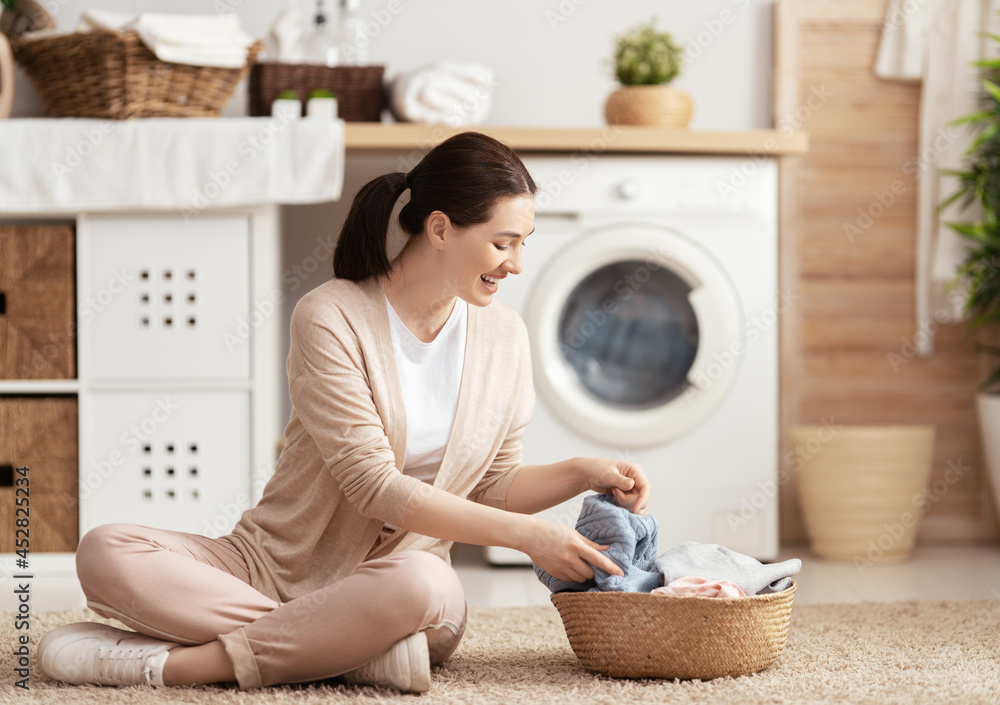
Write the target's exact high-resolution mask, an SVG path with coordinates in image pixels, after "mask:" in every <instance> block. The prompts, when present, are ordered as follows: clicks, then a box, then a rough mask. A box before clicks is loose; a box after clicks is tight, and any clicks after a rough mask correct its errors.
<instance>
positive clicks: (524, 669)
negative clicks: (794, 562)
mask: <svg viewBox="0 0 1000 705" xmlns="http://www.w3.org/2000/svg"><path fill="white" fill-rule="evenodd" d="M0 614H2V618H3V621H2V627H0V634H2V645H0V648H2V650H3V652H2V657H0V703H8V702H9V703H46V704H50V703H51V704H55V705H59V704H60V703H93V704H94V705H98V704H99V705H116V704H118V703H129V704H133V705H147V704H151V703H193V704H194V705H201V704H207V703H233V704H234V705H235V704H236V703H249V704H250V705H290V704H292V703H295V704H298V703H305V704H308V705H318V704H319V703H324V704H327V703H356V704H362V705H367V704H369V703H406V702H414V703H416V702H420V703H424V704H425V705H437V704H439V703H448V704H452V703H475V704H477V705H479V704H486V705H488V704H496V705H521V704H522V703H545V704H546V705H554V704H556V703H573V704H574V705H576V704H579V705H584V704H588V703H602V704H607V705H620V704H622V703H685V704H687V703H694V704H695V705H699V704H705V705H722V704H725V703H767V704H769V705H781V704H784V703H831V704H832V703H837V704H840V703H873V704H874V703H878V704H879V705H883V704H886V703H899V704H900V705H903V704H905V705H911V704H912V703H934V704H936V705H937V704H940V703H955V704H956V705H976V704H979V703H982V704H983V705H985V704H987V703H989V704H991V705H992V704H996V703H1000V601H998V600H989V601H977V602H896V603H871V602H869V603H863V604H857V605H802V606H796V607H795V608H794V609H793V612H792V626H791V630H790V632H789V636H788V642H787V644H786V647H785V652H784V655H783V656H782V657H781V659H780V660H779V661H778V663H776V664H775V665H774V666H772V667H771V668H769V669H767V670H766V671H763V672H761V673H758V674H755V675H752V676H743V677H740V678H722V679H718V680H713V681H656V680H643V681H627V680H615V679H612V678H606V677H603V676H595V675H594V674H592V673H590V672H588V671H586V670H585V669H584V668H583V667H581V666H580V664H579V662H578V661H577V660H576V657H575V656H574V655H573V652H572V651H571V649H570V647H569V642H568V641H567V639H566V634H565V632H564V631H563V628H562V622H561V621H560V620H559V615H558V613H557V612H556V610H555V608H553V607H525V608H510V609H501V608H490V609H485V608H478V609H477V608H473V609H471V610H470V618H469V627H468V630H467V632H466V636H465V638H464V639H463V641H462V645H461V646H460V647H459V650H458V651H457V652H456V653H455V655H454V656H453V657H452V658H451V659H450V660H449V661H448V663H447V664H445V665H444V666H443V667H441V668H439V669H436V670H435V672H434V679H433V686H432V688H431V691H430V692H429V693H426V694H424V695H403V694H399V693H396V692H394V691H390V690H382V689H379V688H373V687H352V686H346V685H343V684H340V683H338V682H337V681H336V680H329V681H323V682H320V683H311V684H305V685H295V686H275V687H271V688H266V689H263V690H259V691H245V692H244V691H240V690H239V689H237V688H236V687H235V685H228V684H226V685H218V686H204V687H200V688H167V689H156V690H153V689H151V688H147V687H137V686H133V687H129V688H97V687H93V686H83V687H73V686H62V685H59V684H57V683H54V682H52V681H49V680H47V679H46V678H45V677H44V676H43V675H42V674H41V673H40V672H39V671H38V669H37V667H36V666H35V665H34V660H33V658H32V667H31V676H30V686H31V690H30V691H29V692H23V691H21V690H20V689H19V688H15V686H14V680H15V677H14V674H13V667H14V663H13V658H14V657H13V653H12V651H13V648H14V640H15V638H16V634H17V633H18V632H15V629H14V619H13V614H12V613H10V612H6V613H0ZM77 621H100V622H106V623H108V624H114V625H116V626H123V625H121V624H119V623H117V622H115V621H113V620H105V619H101V618H99V617H97V616H96V615H95V614H94V613H93V612H90V611H89V610H67V611H63V612H42V613H38V614H34V615H32V623H31V641H32V651H33V650H34V646H35V644H37V642H38V639H40V638H41V636H42V635H43V634H44V633H45V632H46V631H47V630H49V629H51V628H53V627H55V626H58V625H60V624H64V623H68V622H77ZM22 633H23V632H22Z"/></svg>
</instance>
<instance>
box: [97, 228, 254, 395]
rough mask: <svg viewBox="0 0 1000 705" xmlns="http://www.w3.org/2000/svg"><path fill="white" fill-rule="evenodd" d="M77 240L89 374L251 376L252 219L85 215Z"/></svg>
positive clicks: (110, 376) (128, 377) (103, 376)
mask: <svg viewBox="0 0 1000 705" xmlns="http://www.w3.org/2000/svg"><path fill="white" fill-rule="evenodd" d="M78 238H79V248H78V253H79V259H80V261H79V263H78V271H79V276H80V277H81V278H82V280H81V282H80V284H81V286H80V291H81V292H82V295H81V300H80V301H79V302H78V317H79V326H80V337H79V345H80V366H81V371H82V373H83V374H84V375H85V376H87V377H89V378H90V379H94V380H103V379H107V380H135V379H178V378H190V379H205V378H213V379H230V380H231V379H234V378H240V379H247V378H248V377H249V375H250V345H249V344H248V343H247V341H246V339H245V337H246V336H245V335H244V336H243V337H240V331H241V330H244V329H245V326H246V322H247V320H248V315H247V314H248V311H249V300H250V291H249V278H250V270H249V267H250V219H249V217H248V216H245V215H203V216H199V217H198V218H194V219H190V220H188V221H185V220H184V218H182V217H181V216H179V215H178V216H171V215H136V216H116V215H88V216H86V217H85V218H81V220H80V223H79V227H78Z"/></svg>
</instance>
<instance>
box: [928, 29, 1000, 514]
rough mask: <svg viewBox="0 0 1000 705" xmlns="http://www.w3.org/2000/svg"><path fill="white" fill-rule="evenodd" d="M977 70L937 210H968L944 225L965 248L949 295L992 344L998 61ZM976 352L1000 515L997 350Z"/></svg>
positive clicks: (999, 324) (999, 214)
mask: <svg viewBox="0 0 1000 705" xmlns="http://www.w3.org/2000/svg"><path fill="white" fill-rule="evenodd" d="M991 36H992V37H993V39H994V40H998V41H1000V37H997V36H995V35H991ZM977 65H978V66H980V67H982V68H983V69H984V78H983V88H984V89H985V90H984V91H983V95H982V100H981V105H980V109H979V110H978V111H976V112H974V113H972V114H970V115H966V116H965V117H962V118H959V119H958V120H956V121H954V123H953V124H956V125H959V124H965V125H969V126H971V127H972V128H973V130H974V131H975V134H976V137H975V139H974V140H973V142H972V144H971V145H970V146H969V148H968V149H967V150H966V152H965V160H964V163H963V166H962V168H961V169H958V170H949V171H946V172H944V173H946V174H948V175H951V176H953V177H955V178H956V179H957V180H958V187H957V189H956V191H955V193H953V194H952V195H951V196H950V197H949V198H947V199H946V200H945V201H944V203H942V205H941V208H942V210H943V209H944V208H946V207H948V206H949V205H951V204H952V203H955V202H956V201H958V202H959V207H960V208H961V211H962V212H963V213H964V212H966V211H968V210H969V209H970V208H971V209H972V211H971V218H970V219H969V220H967V221H965V222H949V223H947V225H948V226H949V227H950V228H952V229H953V230H954V231H955V232H956V233H958V234H959V235H961V236H962V237H963V238H964V239H965V240H966V241H967V242H968V244H969V249H968V252H967V254H966V256H965V259H964V261H963V262H962V265H961V266H960V267H959V270H958V272H957V274H956V276H955V279H954V281H953V284H952V291H953V292H957V293H959V294H960V295H962V296H963V297H964V303H965V311H966V313H967V314H968V315H969V326H970V327H971V328H972V329H973V330H975V331H977V333H978V334H979V335H980V337H981V338H985V339H987V340H993V341H996V339H997V335H998V331H1000V85H998V79H1000V58H997V59H988V60H984V61H979V62H977ZM978 347H979V349H980V350H982V351H983V352H984V353H987V354H988V355H989V356H991V357H993V358H996V362H995V363H991V365H990V368H991V369H990V371H989V372H988V373H987V375H986V377H985V379H984V380H983V381H982V383H981V384H980V386H979V392H980V393H979V396H978V398H977V406H978V410H979V426H980V431H981V435H982V439H983V451H984V455H985V456H986V464H987V467H988V469H989V472H990V477H991V479H992V482H993V492H994V497H995V498H996V506H997V508H998V510H1000V347H997V345H996V344H995V343H994V344H992V345H990V344H984V343H980V344H979V345H978Z"/></svg>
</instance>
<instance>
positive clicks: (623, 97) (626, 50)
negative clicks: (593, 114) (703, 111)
mask: <svg viewBox="0 0 1000 705" xmlns="http://www.w3.org/2000/svg"><path fill="white" fill-rule="evenodd" d="M655 23H656V19H655V18H653V19H652V20H650V21H649V22H640V23H639V24H637V25H636V26H634V27H632V28H630V29H629V30H627V31H626V32H625V33H624V34H622V35H620V36H618V37H616V38H615V52H614V61H613V64H614V75H615V79H616V80H617V81H618V83H619V84H621V85H620V86H619V88H618V89H617V90H615V91H614V92H613V93H612V94H611V95H610V96H608V99H607V101H606V102H605V104H604V117H605V119H606V120H607V122H608V124H609V125H657V126H661V127H687V124H688V123H689V122H690V121H691V112H692V103H691V97H690V96H689V95H688V94H687V93H685V92H684V91H683V90H681V89H679V88H674V87H672V86H670V85H668V84H669V83H670V82H671V81H673V80H674V79H675V78H676V77H677V75H678V74H679V73H680V71H681V66H682V61H683V52H682V50H681V47H680V46H679V45H678V44H676V43H675V42H674V40H673V37H672V36H671V35H670V34H669V33H668V32H657V31H656V28H655Z"/></svg>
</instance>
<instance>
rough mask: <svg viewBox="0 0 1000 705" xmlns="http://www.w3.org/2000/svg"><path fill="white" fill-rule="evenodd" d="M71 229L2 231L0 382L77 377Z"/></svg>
mask: <svg viewBox="0 0 1000 705" xmlns="http://www.w3.org/2000/svg"><path fill="white" fill-rule="evenodd" d="M73 249H74V242H73V225H72V224H68V223H54V224H37V225H0V379H70V378H73V377H75V376H76V324H75V316H74V312H73V301H74V298H75V294H74V281H75V279H74V276H73Z"/></svg>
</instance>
